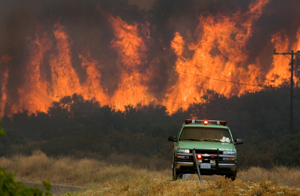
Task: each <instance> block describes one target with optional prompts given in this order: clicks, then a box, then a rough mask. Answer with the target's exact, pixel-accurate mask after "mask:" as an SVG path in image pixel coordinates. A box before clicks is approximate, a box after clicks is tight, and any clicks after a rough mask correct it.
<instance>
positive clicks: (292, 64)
mask: <svg viewBox="0 0 300 196" xmlns="http://www.w3.org/2000/svg"><path fill="white" fill-rule="evenodd" d="M274 54H275V55H291V106H290V107H291V108H290V134H292V133H293V99H294V96H293V90H294V79H293V74H294V55H300V51H298V52H297V53H294V51H293V50H292V52H287V53H284V52H276V50H274Z"/></svg>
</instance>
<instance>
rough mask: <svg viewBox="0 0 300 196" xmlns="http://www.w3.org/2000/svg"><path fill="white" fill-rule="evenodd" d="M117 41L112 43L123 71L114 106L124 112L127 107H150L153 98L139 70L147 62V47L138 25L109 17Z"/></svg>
mask: <svg viewBox="0 0 300 196" xmlns="http://www.w3.org/2000/svg"><path fill="white" fill-rule="evenodd" d="M109 21H110V22H111V24H112V27H113V32H114V34H115V36H116V39H115V40H113V42H112V47H113V48H115V49H116V50H117V51H118V53H119V56H120V59H119V61H118V62H117V65H118V67H119V69H121V76H120V79H119V85H118V89H117V90H116V91H115V93H114V96H113V97H112V105H113V106H115V108H116V109H118V110H124V109H125V106H127V105H132V106H137V105H138V104H142V105H148V104H149V103H150V102H151V101H152V100H153V96H152V95H150V94H149V93H148V92H147V90H148V87H147V86H145V85H143V84H142V79H143V75H141V74H140V73H139V68H140V66H141V64H142V61H143V62H146V58H147V55H146V51H147V47H146V45H145V43H144V41H143V39H142V38H141V37H140V36H139V31H138V24H137V23H134V24H133V25H129V24H127V23H126V22H124V21H123V20H122V19H121V18H119V17H116V18H114V17H112V16H110V17H109Z"/></svg>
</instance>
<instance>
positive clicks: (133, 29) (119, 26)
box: [0, 0, 300, 116]
mask: <svg viewBox="0 0 300 196" xmlns="http://www.w3.org/2000/svg"><path fill="white" fill-rule="evenodd" d="M267 3H269V0H256V1H254V2H253V3H252V4H250V6H249V9H248V11H247V12H245V13H242V12H241V11H238V12H236V13H234V14H232V15H231V16H226V15H220V14H219V15H216V16H212V15H208V16H200V17H199V25H198V27H197V29H196V31H195V32H194V33H193V35H194V36H195V37H196V39H190V36H192V35H191V34H187V35H186V36H184V35H183V34H180V33H179V32H176V33H175V34H174V38H173V40H172V41H171V44H170V47H171V49H172V50H173V51H174V54H175V55H176V57H177V59H176V61H175V66H174V68H175V72H176V74H177V75H176V76H177V78H176V80H175V81H174V83H173V85H172V86H171V87H169V88H168V90H167V92H162V93H161V94H160V95H155V94H153V93H150V90H149V87H148V86H147V85H146V84H147V81H148V80H149V81H150V79H149V78H151V79H153V78H155V77H153V74H155V73H156V72H158V71H157V70H156V67H155V66H154V65H152V64H151V63H153V62H154V61H155V60H156V59H155V60H153V61H151V63H149V64H151V65H149V66H148V62H147V60H148V56H149V55H148V47H149V45H150V44H151V38H150V30H149V23H145V24H138V23H135V22H134V23H132V24H129V23H127V22H125V21H123V20H122V19H121V18H120V17H113V16H112V15H110V14H106V15H105V16H107V18H108V21H109V22H110V23H111V26H112V30H113V34H114V36H115V38H114V39H113V40H112V42H111V48H112V49H114V50H115V51H116V53H117V54H118V58H117V60H116V62H115V63H116V67H117V69H118V70H117V73H118V74H119V75H118V78H116V79H115V80H116V81H117V84H118V85H117V89H116V90H115V91H114V93H113V94H112V95H111V96H110V95H108V93H107V92H108V90H107V89H106V88H104V87H103V85H102V81H101V78H102V73H101V69H102V68H103V67H105V66H107V65H105V64H103V65H102V64H100V63H99V62H100V61H99V62H98V61H97V60H95V59H94V58H93V57H92V53H91V51H90V50H89V48H88V47H86V48H85V49H84V50H83V51H82V52H81V53H80V54H78V57H79V59H80V60H81V67H80V69H82V68H83V69H85V71H86V77H85V78H86V79H85V81H81V82H80V80H79V77H78V75H77V73H78V72H77V71H76V69H75V68H74V66H73V64H72V58H71V49H72V48H71V47H72V40H71V39H70V37H69V35H68V34H67V31H66V29H65V27H64V26H62V25H61V24H60V23H59V22H58V23H57V24H55V25H54V31H53V32H52V33H53V35H49V34H47V33H43V32H42V31H41V30H40V28H38V30H37V32H36V34H35V39H34V40H33V41H32V42H31V43H30V44H29V50H30V52H29V59H28V62H27V63H26V68H25V70H24V71H25V73H26V74H24V78H23V83H22V85H21V86H20V88H19V89H18V93H19V97H20V100H19V103H12V104H11V110H13V112H15V113H16V112H18V111H20V110H22V109H24V110H28V111H29V112H30V113H35V112H37V111H42V112H47V110H48V108H49V107H50V106H51V104H52V102H54V101H59V100H60V99H61V98H63V97H65V96H71V95H73V94H74V93H76V94H80V95H82V96H83V98H84V99H93V98H94V99H95V100H97V101H99V102H100V103H101V104H102V105H110V106H112V107H114V108H115V109H117V110H122V111H124V110H125V106H127V105H132V106H134V107H137V106H138V105H139V104H141V105H149V104H150V103H156V104H161V105H164V106H165V107H166V108H167V111H168V112H169V114H172V113H174V112H176V111H177V110H178V109H183V110H187V109H188V108H189V107H190V106H191V105H192V104H194V103H203V102H204V101H205V100H204V99H203V96H204V95H205V94H206V93H207V90H210V91H214V92H216V93H218V94H220V95H223V96H225V97H230V96H234V95H237V96H240V95H242V94H244V93H246V92H256V91H259V90H261V89H263V86H262V85H268V86H274V87H278V86H280V85H281V84H283V83H285V82H289V77H290V72H289V68H290V66H289V59H288V58H285V57H283V56H274V58H273V62H272V65H271V68H270V70H269V71H263V70H262V69H261V67H262V65H260V62H259V59H256V61H255V62H254V63H253V62H251V63H247V61H248V60H249V56H248V51H247V44H248V42H249V39H250V38H251V36H252V34H253V24H254V22H255V21H256V20H258V19H259V18H260V16H261V14H262V10H263V8H264V7H265V5H266V4H267ZM51 36H54V38H55V39H54V40H52V39H51ZM296 38H297V42H296V43H295V44H294V45H292V48H295V49H297V50H299V49H300V28H299V29H298V32H297V35H296ZM188 40H196V41H193V42H191V41H188ZM271 42H272V43H273V44H274V47H275V48H276V49H277V50H278V51H288V50H289V49H290V48H289V43H290V40H289V38H288V37H287V36H286V33H285V32H284V31H281V32H278V33H276V34H274V35H272V40H271ZM49 54H50V55H49ZM76 55H77V54H76ZM48 59H49V60H48ZM9 60H10V57H9V56H8V55H5V56H3V57H2V61H1V63H2V64H3V63H7V62H8V61H9ZM46 61H48V62H46ZM154 64H155V63H154ZM45 67H47V68H45ZM147 67H149V68H147ZM47 69H50V70H51V73H50V75H49V74H48V75H47V73H46V70H47ZM22 71H23V70H22ZM0 76H1V78H0V85H1V86H0V87H1V89H0V90H1V94H0V95H1V97H0V101H1V102H0V115H1V116H3V115H4V114H5V113H4V108H5V107H6V105H7V102H8V101H7V100H9V98H8V94H7V90H8V89H7V83H8V78H9V70H8V69H5V71H4V72H1V75H0ZM295 80H296V81H298V78H297V77H295ZM161 97H163V98H161ZM64 107H65V108H66V109H68V106H64Z"/></svg>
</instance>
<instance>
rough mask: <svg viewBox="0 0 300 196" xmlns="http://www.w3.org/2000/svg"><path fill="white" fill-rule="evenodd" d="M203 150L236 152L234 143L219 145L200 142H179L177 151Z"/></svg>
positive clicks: (217, 143)
mask: <svg viewBox="0 0 300 196" xmlns="http://www.w3.org/2000/svg"><path fill="white" fill-rule="evenodd" d="M194 148H195V149H203V150H212V149H215V150H216V149H218V148H219V150H223V151H235V146H234V144H233V143H219V142H204V141H202V142H198V141H178V142H177V149H194Z"/></svg>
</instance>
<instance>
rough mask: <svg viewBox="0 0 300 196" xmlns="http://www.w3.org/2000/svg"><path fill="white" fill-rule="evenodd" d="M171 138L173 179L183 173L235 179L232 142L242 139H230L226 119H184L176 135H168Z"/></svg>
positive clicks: (234, 153)
mask: <svg viewBox="0 0 300 196" xmlns="http://www.w3.org/2000/svg"><path fill="white" fill-rule="evenodd" d="M168 140H169V141H173V142H174V149H173V155H174V156H173V165H172V169H173V179H174V180H177V179H178V178H182V175H183V174H194V173H198V175H199V178H201V177H200V173H201V175H213V174H217V175H225V177H226V178H231V179H232V180H235V178H236V173H237V151H236V148H235V145H238V144H243V143H244V142H243V140H241V139H236V140H233V137H232V134H231V131H230V129H229V127H228V126H227V122H226V121H223V120H194V119H187V120H185V123H184V124H183V125H182V127H181V130H180V131H179V133H178V135H177V136H169V138H168Z"/></svg>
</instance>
